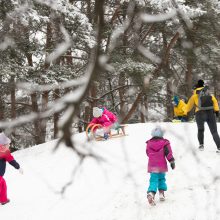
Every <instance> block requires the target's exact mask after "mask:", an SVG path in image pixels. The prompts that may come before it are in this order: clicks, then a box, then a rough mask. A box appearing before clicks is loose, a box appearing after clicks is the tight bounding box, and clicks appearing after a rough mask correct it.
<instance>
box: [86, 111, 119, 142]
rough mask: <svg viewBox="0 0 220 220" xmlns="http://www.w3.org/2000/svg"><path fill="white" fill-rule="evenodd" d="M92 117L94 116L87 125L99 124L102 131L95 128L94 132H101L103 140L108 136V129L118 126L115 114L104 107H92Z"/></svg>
mask: <svg viewBox="0 0 220 220" xmlns="http://www.w3.org/2000/svg"><path fill="white" fill-rule="evenodd" d="M93 117H94V118H93V119H92V121H91V122H90V123H89V125H91V124H99V125H101V126H102V131H97V130H96V131H95V132H96V133H97V134H100V135H101V133H102V135H103V137H104V139H105V140H107V139H108V138H109V133H110V129H111V128H114V129H117V128H118V126H119V124H118V118H117V116H116V115H115V114H113V113H112V112H110V111H108V110H107V109H106V108H105V107H103V108H99V107H94V108H93Z"/></svg>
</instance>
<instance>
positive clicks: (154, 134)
mask: <svg viewBox="0 0 220 220" xmlns="http://www.w3.org/2000/svg"><path fill="white" fill-rule="evenodd" d="M163 135H164V132H163V130H162V128H161V127H156V128H154V129H153V130H152V131H151V136H152V137H161V138H162V137H163Z"/></svg>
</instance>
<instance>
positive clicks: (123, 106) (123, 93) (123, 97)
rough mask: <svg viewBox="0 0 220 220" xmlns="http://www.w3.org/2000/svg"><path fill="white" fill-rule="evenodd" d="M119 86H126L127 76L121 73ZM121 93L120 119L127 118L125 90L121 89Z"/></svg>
mask: <svg viewBox="0 0 220 220" xmlns="http://www.w3.org/2000/svg"><path fill="white" fill-rule="evenodd" d="M118 84H119V86H124V85H125V74H124V73H121V74H120V75H119V83H118ZM118 92H119V103H120V112H119V118H121V119H122V118H124V117H125V88H121V89H119V90H118Z"/></svg>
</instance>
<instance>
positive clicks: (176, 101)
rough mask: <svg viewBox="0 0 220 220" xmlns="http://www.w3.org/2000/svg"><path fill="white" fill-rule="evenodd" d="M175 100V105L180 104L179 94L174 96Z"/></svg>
mask: <svg viewBox="0 0 220 220" xmlns="http://www.w3.org/2000/svg"><path fill="white" fill-rule="evenodd" d="M173 102H174V104H175V105H178V104H179V98H178V96H176V95H175V96H173Z"/></svg>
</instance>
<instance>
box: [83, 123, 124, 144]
mask: <svg viewBox="0 0 220 220" xmlns="http://www.w3.org/2000/svg"><path fill="white" fill-rule="evenodd" d="M126 126H127V125H119V126H118V128H117V129H114V128H111V129H110V130H109V132H108V133H107V134H108V138H109V139H111V138H117V137H122V136H125V135H126V134H125V127H126ZM101 133H102V134H101ZM86 136H87V138H88V139H89V140H91V139H94V140H96V141H101V140H105V139H106V138H105V137H104V129H103V126H102V125H100V124H90V125H88V126H87V128H86Z"/></svg>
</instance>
